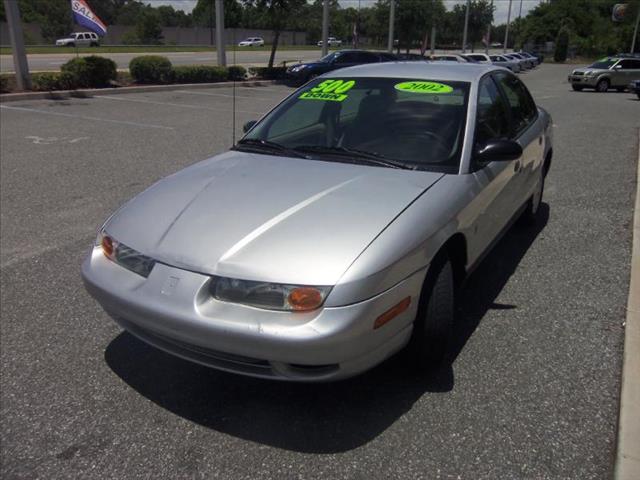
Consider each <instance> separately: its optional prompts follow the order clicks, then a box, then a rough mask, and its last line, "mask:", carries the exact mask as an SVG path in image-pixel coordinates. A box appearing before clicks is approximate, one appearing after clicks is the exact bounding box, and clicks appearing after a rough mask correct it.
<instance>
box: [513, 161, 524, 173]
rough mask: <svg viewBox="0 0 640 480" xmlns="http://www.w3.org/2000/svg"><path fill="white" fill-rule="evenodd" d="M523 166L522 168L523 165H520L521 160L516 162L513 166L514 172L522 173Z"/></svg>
mask: <svg viewBox="0 0 640 480" xmlns="http://www.w3.org/2000/svg"><path fill="white" fill-rule="evenodd" d="M521 166H522V163H520V160H516V162H515V163H514V164H513V171H514V172H516V173H518V172H519V171H520V167H521Z"/></svg>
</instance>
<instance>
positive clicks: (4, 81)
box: [0, 75, 9, 93]
mask: <svg viewBox="0 0 640 480" xmlns="http://www.w3.org/2000/svg"><path fill="white" fill-rule="evenodd" d="M8 91H9V77H6V76H4V75H2V76H0V93H6V92H8Z"/></svg>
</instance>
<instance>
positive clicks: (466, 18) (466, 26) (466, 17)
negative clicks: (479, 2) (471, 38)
mask: <svg viewBox="0 0 640 480" xmlns="http://www.w3.org/2000/svg"><path fill="white" fill-rule="evenodd" d="M470 3H471V0H467V11H466V12H465V14H464V33H463V34H462V53H464V52H466V51H467V30H468V29H469V4H470Z"/></svg>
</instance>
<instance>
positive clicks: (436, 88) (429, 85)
mask: <svg viewBox="0 0 640 480" xmlns="http://www.w3.org/2000/svg"><path fill="white" fill-rule="evenodd" d="M394 87H395V89H396V90H399V91H401V92H411V93H430V94H441V93H451V92H453V88H452V87H450V86H449V85H445V84H444V83H437V82H420V81H415V82H402V83H396V84H395V85H394Z"/></svg>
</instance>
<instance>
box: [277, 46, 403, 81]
mask: <svg viewBox="0 0 640 480" xmlns="http://www.w3.org/2000/svg"><path fill="white" fill-rule="evenodd" d="M396 60H397V58H396V56H395V55H393V54H391V53H387V52H368V51H366V50H338V51H337V52H332V53H330V54H329V55H327V56H326V57H323V58H321V59H320V60H316V61H313V62H305V63H299V64H297V65H292V66H291V67H289V68H288V69H287V80H288V82H289V83H291V84H293V85H302V84H303V83H306V82H308V81H309V80H311V79H312V78H314V77H317V76H318V75H322V74H323V73H327V72H331V71H332V70H337V69H339V68H345V67H353V66H355V65H363V64H366V63H380V62H395V61H396Z"/></svg>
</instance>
